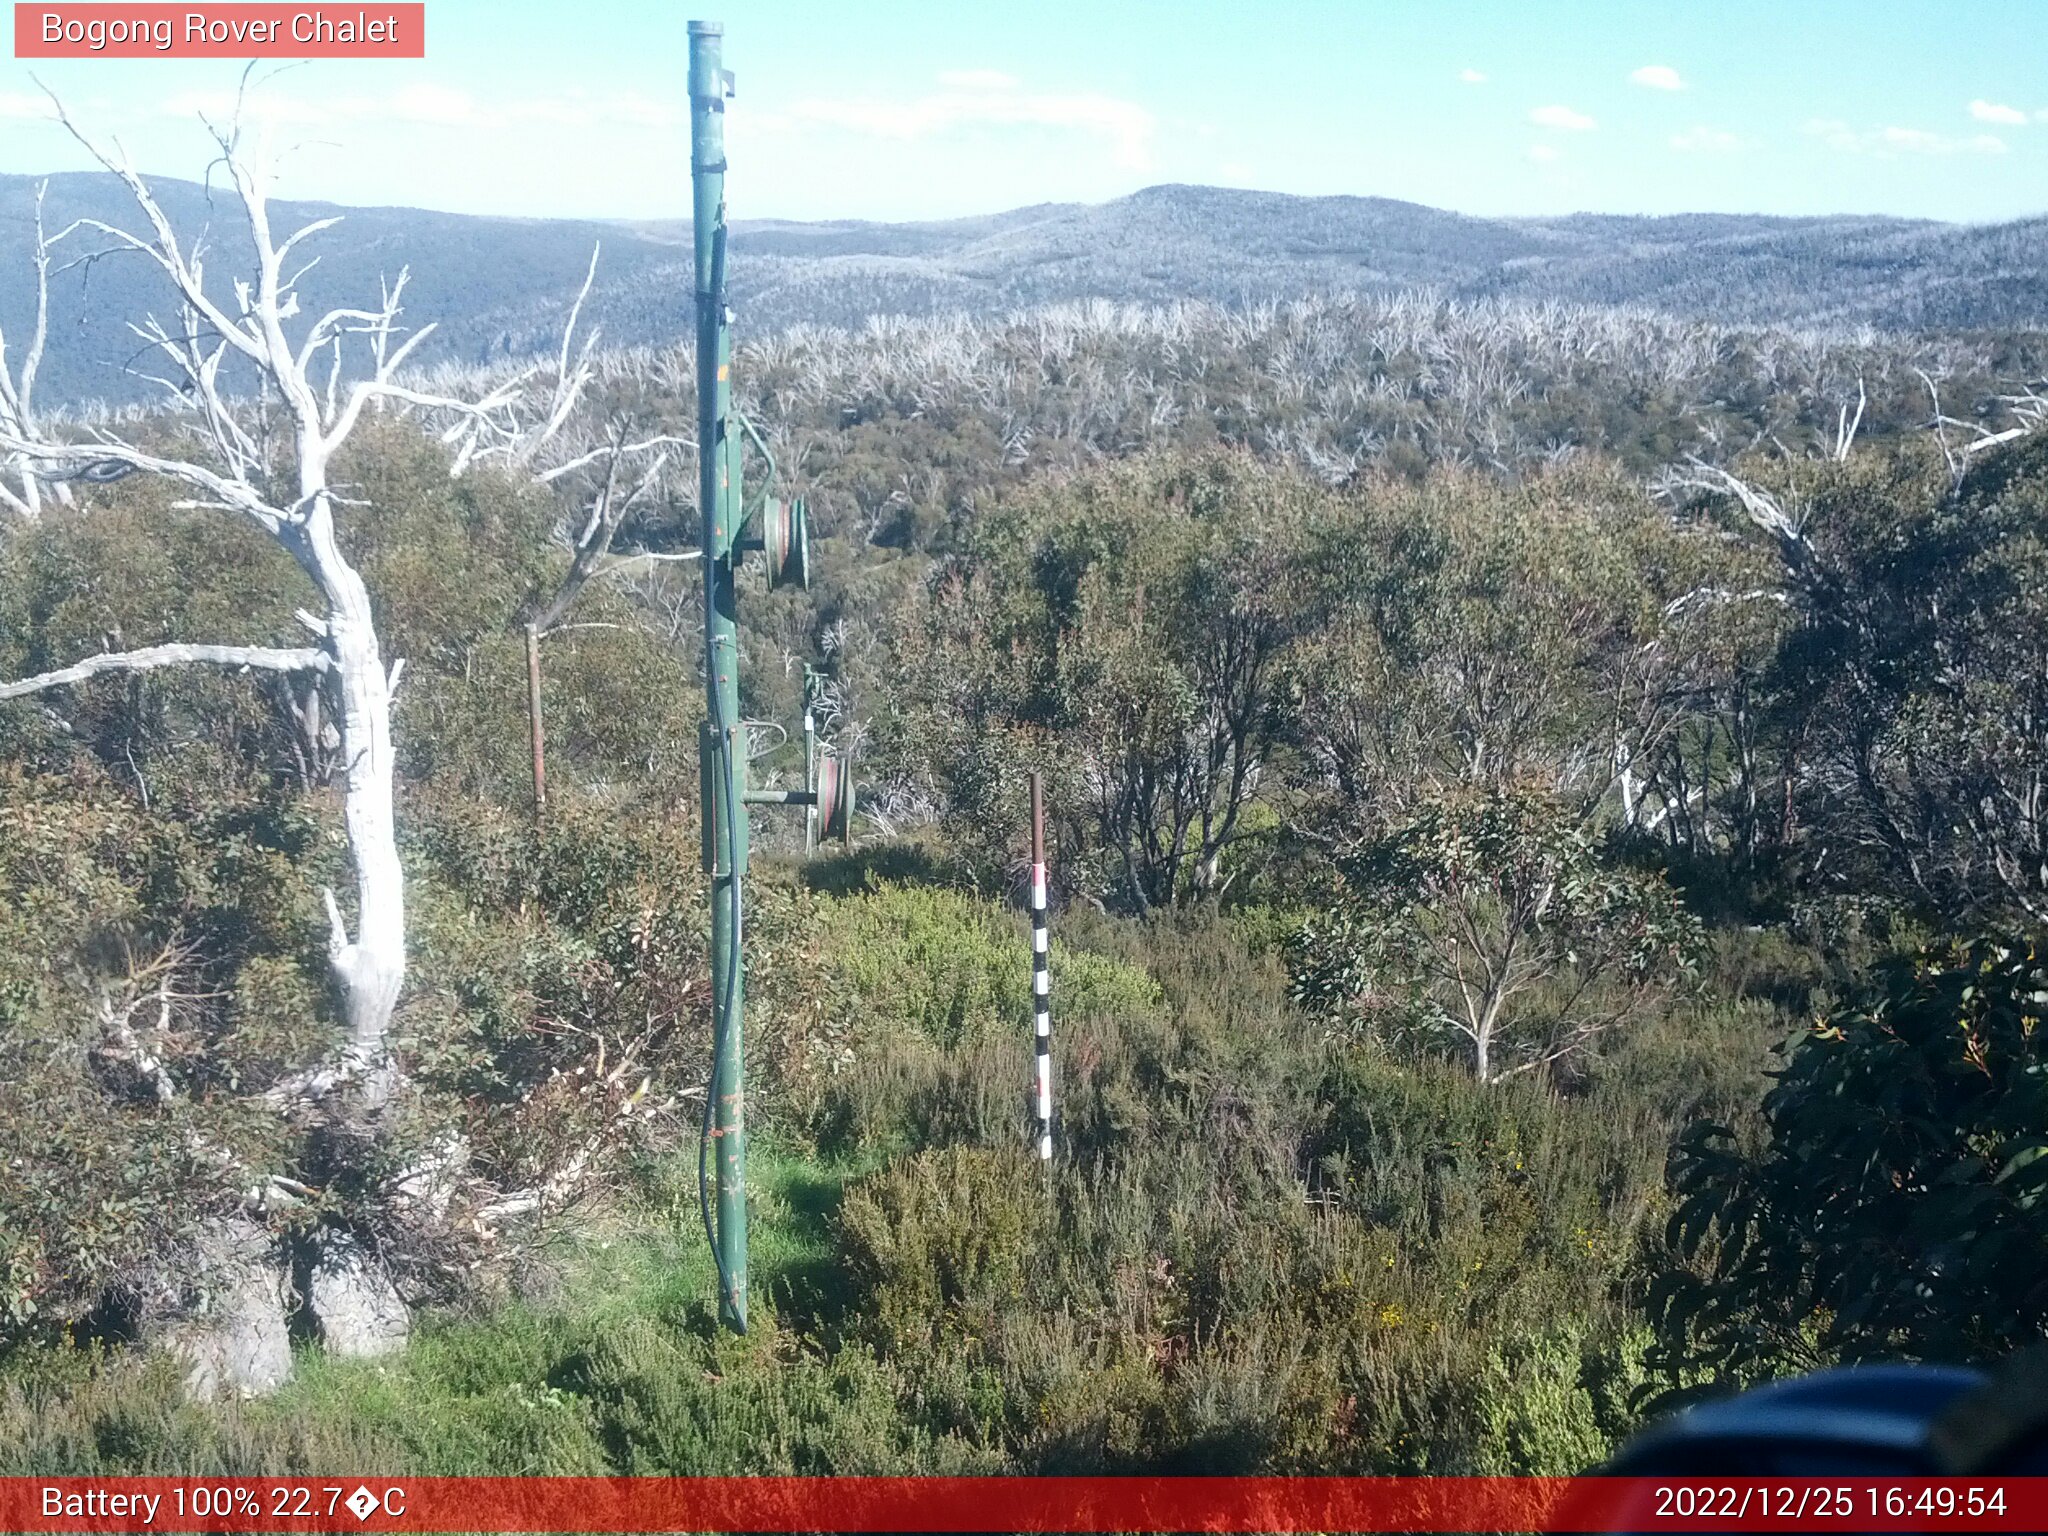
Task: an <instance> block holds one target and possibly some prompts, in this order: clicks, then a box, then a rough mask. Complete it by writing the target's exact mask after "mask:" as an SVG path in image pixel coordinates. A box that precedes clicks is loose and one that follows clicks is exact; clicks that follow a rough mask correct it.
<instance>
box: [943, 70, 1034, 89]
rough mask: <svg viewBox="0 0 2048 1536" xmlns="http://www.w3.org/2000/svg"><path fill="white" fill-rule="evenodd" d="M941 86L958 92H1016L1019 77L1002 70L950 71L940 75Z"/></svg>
mask: <svg viewBox="0 0 2048 1536" xmlns="http://www.w3.org/2000/svg"><path fill="white" fill-rule="evenodd" d="M939 84H941V85H944V86H950V87H951V88H952V89H954V90H956V91H1014V90H1015V89H1017V77H1016V76H1015V75H1006V74H1004V73H1003V72H1002V71H1001V70H1000V69H949V70H946V71H944V72H943V73H941V74H940V76H939Z"/></svg>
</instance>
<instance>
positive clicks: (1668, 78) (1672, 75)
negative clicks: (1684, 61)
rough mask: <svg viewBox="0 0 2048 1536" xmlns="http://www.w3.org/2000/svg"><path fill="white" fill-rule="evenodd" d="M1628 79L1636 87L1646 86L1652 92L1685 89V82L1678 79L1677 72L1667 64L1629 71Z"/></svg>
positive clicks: (1647, 65) (1651, 65)
mask: <svg viewBox="0 0 2048 1536" xmlns="http://www.w3.org/2000/svg"><path fill="white" fill-rule="evenodd" d="M1628 77H1629V79H1631V80H1633V81H1635V83H1636V84H1637V85H1647V86H1648V87H1649V88H1650V89H1651V90H1653V91H1682V90H1684V89H1685V82H1684V81H1683V80H1681V79H1679V78H1678V71H1677V70H1675V69H1673V68H1672V67H1671V66H1670V65H1669V64H1645V65H1644V66H1643V67H1642V68H1641V69H1632V70H1630V71H1629V76H1628Z"/></svg>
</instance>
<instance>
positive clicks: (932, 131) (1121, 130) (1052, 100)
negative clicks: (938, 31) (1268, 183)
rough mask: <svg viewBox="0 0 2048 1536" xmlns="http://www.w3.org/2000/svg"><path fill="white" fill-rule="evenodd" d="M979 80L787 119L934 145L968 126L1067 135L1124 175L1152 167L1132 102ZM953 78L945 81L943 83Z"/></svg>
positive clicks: (1150, 127)
mask: <svg viewBox="0 0 2048 1536" xmlns="http://www.w3.org/2000/svg"><path fill="white" fill-rule="evenodd" d="M977 74H978V75H979V76H980V83H979V84H978V85H976V86H973V87H968V86H961V85H957V84H952V85H951V87H950V88H949V89H946V90H942V91H936V92H933V93H932V94H930V95H927V96H916V97H910V98H906V99H888V100H885V99H881V98H876V97H859V98H846V99H824V98H817V99H813V100H810V101H800V102H798V103H797V104H796V105H795V106H793V107H792V108H790V116H791V117H793V118H797V119H800V120H802V121H805V122H810V123H823V124H826V125H828V126H831V127H834V128H844V129H847V130H849V131H851V132H854V133H865V134H870V135H872V136H874V137H876V138H882V139H924V138H931V137H933V136H935V135H939V134H944V133H949V132H952V131H953V130H955V129H959V128H963V127H970V126H981V127H1037V128H1068V129H1073V130H1075V131H1077V132H1081V133H1086V134H1088V135H1090V136H1092V137H1094V138H1097V139H1101V140H1103V141H1104V142H1106V143H1107V144H1108V145H1109V147H1110V153H1111V155H1112V157H1113V158H1114V159H1115V161H1116V163H1117V164H1118V165H1120V166H1122V167H1123V168H1125V169H1126V170H1148V169H1150V168H1151V165H1152V139H1153V135H1154V134H1155V132H1156V131H1157V129H1158V126H1159V124H1158V120H1157V119H1156V118H1154V117H1153V115H1152V114H1151V113H1150V112H1148V111H1147V110H1146V109H1145V108H1143V107H1141V106H1139V105H1138V104H1137V103H1136V102H1134V101H1125V100H1123V99H1121V98H1119V97H1115V96H1106V95H1103V94H1101V93H1099V92H1093V91H1088V92H1078V93H1073V94H1052V93H1041V92H1035V91H1024V90H1019V89H1017V88H1016V82H1015V81H1013V80H1010V78H1009V77H1008V76H995V75H994V74H993V73H992V72H989V73H987V74H985V75H984V74H981V72H977ZM958 78H959V77H958V76H953V77H944V76H942V77H941V83H950V80H957V79H958ZM998 80H1000V81H1001V82H1002V83H1001V84H997V83H996V81H998Z"/></svg>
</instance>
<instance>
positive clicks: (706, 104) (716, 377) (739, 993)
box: [690, 21, 747, 1333]
mask: <svg viewBox="0 0 2048 1536" xmlns="http://www.w3.org/2000/svg"><path fill="white" fill-rule="evenodd" d="M724 33H725V28H724V26H723V25H722V24H721V23H719V22H715V21H693V22H691V23H690V183H691V189H692V192H693V193H694V203H693V207H692V210H691V212H692V233H693V235H694V238H695V245H696V269H697V444H698V452H697V466H698V478H697V486H698V492H697V494H698V505H699V507H700V508H701V509H702V513H703V525H704V526H703V541H704V542H703V555H704V661H705V668H704V694H705V704H706V706H707V709H708V714H709V719H708V721H707V723H706V726H705V730H704V735H703V738H702V741H701V748H702V751H703V753H704V758H705V761H704V773H703V774H702V776H701V782H702V784H703V799H704V805H703V813H704V825H705V827H706V828H707V829H710V836H708V837H706V838H705V852H706V855H707V862H708V863H709V865H710V876H711V995H712V1007H713V1010H714V1012H713V1019H712V1029H713V1035H712V1038H713V1040H714V1042H715V1044H714V1054H713V1059H712V1069H711V1085H710V1090H709V1091H710V1094H711V1138H712V1149H713V1164H714V1167H715V1168H716V1171H717V1185H718V1199H717V1221H716V1224H715V1231H714V1236H713V1248H714V1252H715V1253H716V1254H717V1258H718V1276H719V1298H718V1306H719V1316H720V1317H721V1318H722V1319H723V1320H724V1321H725V1323H726V1324H727V1325H728V1326H730V1327H731V1328H732V1329H733V1330H734V1331H735V1332H737V1333H745V1332H746V1331H747V1189H746V1181H747V1131H746V1096H745V1088H746V1074H745V1060H746V1057H745V1050H744V1039H743V1035H744V1022H745V1008H744V1004H743V995H744V990H745V978H744V967H743V966H742V964H741V959H740V942H741V934H740V893H741V889H742V882H743V880H744V877H745V875H746V868H747V810H746V803H745V795H746V771H747V770H746V763H747V754H746V739H745V734H744V731H743V728H742V726H741V724H740V685H739V627H738V624H737V622H736V611H735V607H734V580H733V578H734V575H735V572H736V570H737V567H738V564H739V557H740V551H739V549H738V548H737V545H738V541H739V514H740V503H739V494H740V487H739V484H738V478H739V477H738V476H737V475H736V474H735V473H734V472H733V471H734V469H735V468H736V467H737V465H736V460H737V459H738V456H739V455H738V445H737V443H736V442H734V441H733V439H732V435H731V432H730V425H731V416H732V380H731V373H732V336H731V331H730V328H729V326H728V325H727V320H726V305H725V264H726V260H725V259H726V252H725V237H726V230H725V98H726V93H727V90H728V88H729V86H730V77H729V76H727V74H726V73H725V70H724V68H723V67H722V65H721V61H720V48H721V45H722V43H723V42H724Z"/></svg>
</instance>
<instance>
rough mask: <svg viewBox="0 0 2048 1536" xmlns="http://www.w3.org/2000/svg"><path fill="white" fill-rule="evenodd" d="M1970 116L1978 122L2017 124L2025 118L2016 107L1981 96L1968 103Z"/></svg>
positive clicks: (2025, 115) (2024, 114)
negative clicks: (1986, 99)
mask: <svg viewBox="0 0 2048 1536" xmlns="http://www.w3.org/2000/svg"><path fill="white" fill-rule="evenodd" d="M2044 115H2048V114H2044ZM1970 116H1972V117H1974V118H1975V119H1977V121H1978V122H1980V123H2012V124H2019V123H2024V122H2025V121H2026V120H2027V114H2026V113H2024V112H2022V111H2021V110H2020V109H2019V108H2018V107H2007V106H2001V105H2000V104H1999V103H1998V102H1995V101H1985V100H1983V99H1982V98H1981V97H1980V98H1979V99H1978V100H1976V101H1973V102H1971V103H1970Z"/></svg>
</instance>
